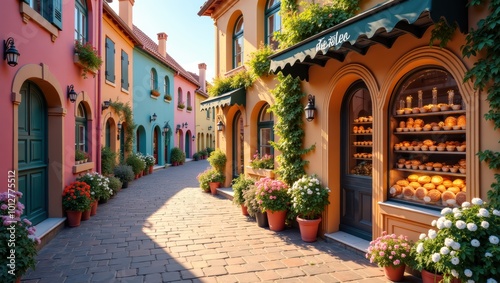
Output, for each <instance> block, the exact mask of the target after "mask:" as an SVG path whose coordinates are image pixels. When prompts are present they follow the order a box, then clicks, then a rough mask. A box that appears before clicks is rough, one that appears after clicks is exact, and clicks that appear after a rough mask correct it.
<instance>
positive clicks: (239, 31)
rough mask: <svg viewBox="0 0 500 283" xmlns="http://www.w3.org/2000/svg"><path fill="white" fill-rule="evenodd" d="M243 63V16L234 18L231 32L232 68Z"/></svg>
mask: <svg viewBox="0 0 500 283" xmlns="http://www.w3.org/2000/svg"><path fill="white" fill-rule="evenodd" d="M242 64H243V16H240V17H239V18H238V20H236V25H235V26H234V32H233V68H237V67H239V66H241V65H242Z"/></svg>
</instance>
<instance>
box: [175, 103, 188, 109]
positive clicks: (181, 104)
mask: <svg viewBox="0 0 500 283" xmlns="http://www.w3.org/2000/svg"><path fill="white" fill-rule="evenodd" d="M184 108H186V105H185V104H184V103H182V102H181V103H179V104H177V109H180V110H182V109H184Z"/></svg>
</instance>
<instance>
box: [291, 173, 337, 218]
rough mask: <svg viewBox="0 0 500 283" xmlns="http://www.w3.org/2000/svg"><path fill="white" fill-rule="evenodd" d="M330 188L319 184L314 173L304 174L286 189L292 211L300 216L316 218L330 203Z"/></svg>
mask: <svg viewBox="0 0 500 283" xmlns="http://www.w3.org/2000/svg"><path fill="white" fill-rule="evenodd" d="M329 193H330V189H328V188H325V187H323V186H321V184H320V182H319V180H318V178H317V176H316V175H312V176H304V177H302V178H300V179H298V180H297V181H295V183H293V185H292V187H291V188H290V189H288V194H289V195H290V198H291V203H292V211H293V212H294V213H296V214H297V215H298V216H299V217H300V218H302V219H307V220H312V219H317V218H318V217H319V216H320V215H321V212H323V210H324V209H325V206H326V205H328V204H329V203H330V201H328V194H329Z"/></svg>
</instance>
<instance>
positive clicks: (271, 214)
mask: <svg viewBox="0 0 500 283" xmlns="http://www.w3.org/2000/svg"><path fill="white" fill-rule="evenodd" d="M255 186H256V187H257V191H256V192H255V194H256V195H257V201H258V203H259V205H260V206H261V207H262V210H263V211H266V213H267V221H268V222H269V229H271V230H272V231H281V230H283V229H285V220H286V214H287V211H288V204H289V202H290V197H289V195H288V186H287V184H286V183H285V182H283V181H281V180H273V179H271V178H261V179H259V180H258V181H257V182H255Z"/></svg>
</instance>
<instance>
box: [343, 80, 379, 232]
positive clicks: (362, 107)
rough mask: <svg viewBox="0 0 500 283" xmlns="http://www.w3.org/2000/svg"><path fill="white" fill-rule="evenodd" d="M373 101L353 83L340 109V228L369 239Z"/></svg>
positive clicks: (361, 83)
mask: <svg viewBox="0 0 500 283" xmlns="http://www.w3.org/2000/svg"><path fill="white" fill-rule="evenodd" d="M372 122H373V117H372V101H371V97H370V93H369V92H368V88H367V87H366V85H365V84H364V83H363V82H361V81H358V82H355V83H354V84H352V85H351V87H350V88H349V89H348V90H347V92H346V95H345V96H344V100H343V102H342V109H341V139H342V140H341V143H340V145H341V152H342V154H341V163H340V164H341V166H340V170H341V180H340V185H341V192H340V196H341V200H342V201H341V208H340V209H341V216H340V227H339V228H340V230H341V231H344V232H347V233H349V234H352V235H355V236H357V237H360V238H363V239H366V240H371V239H372V148H373V140H372V131H373V129H372Z"/></svg>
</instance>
